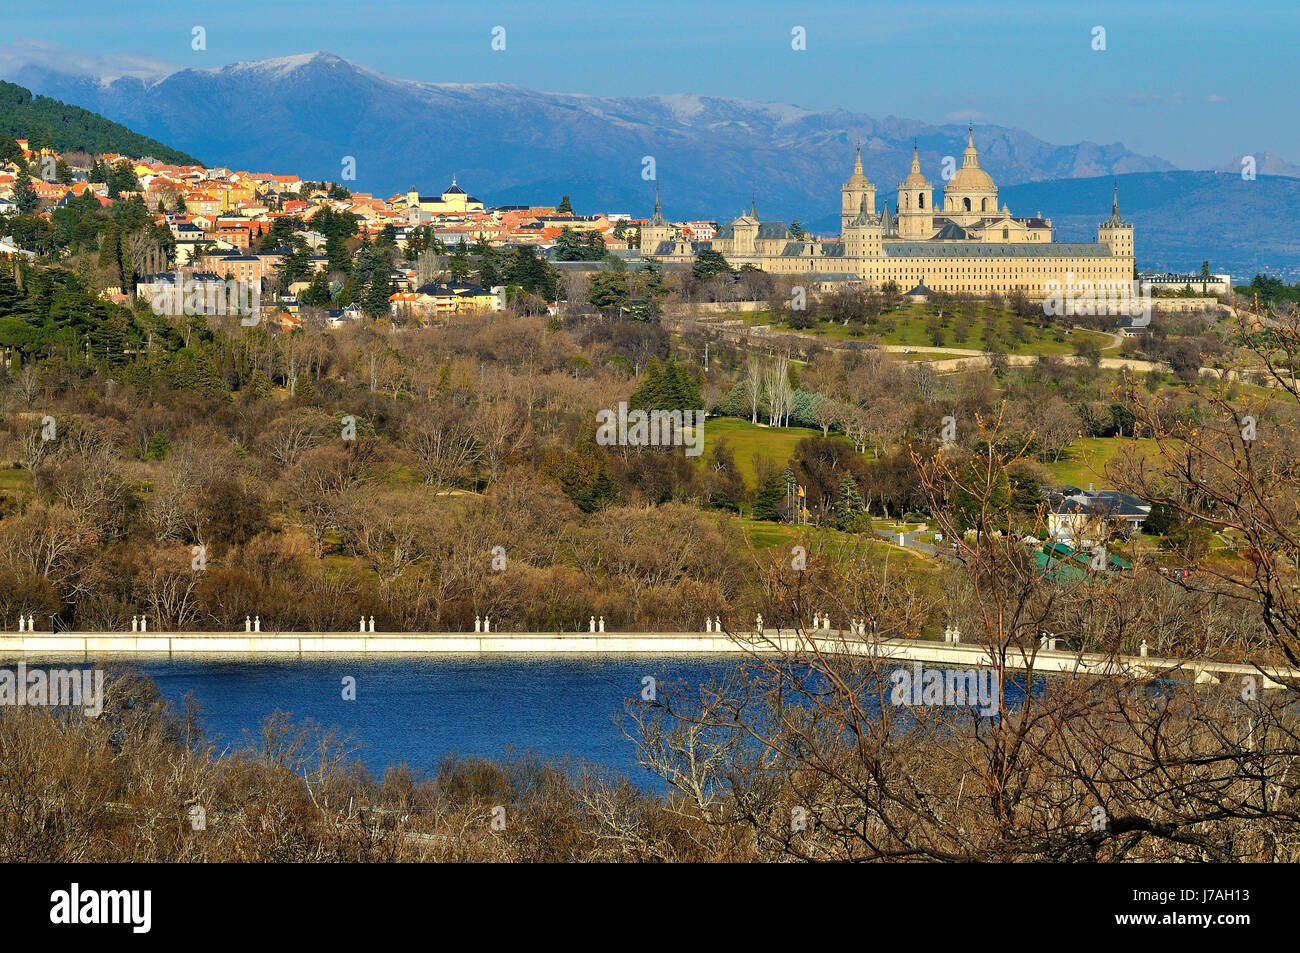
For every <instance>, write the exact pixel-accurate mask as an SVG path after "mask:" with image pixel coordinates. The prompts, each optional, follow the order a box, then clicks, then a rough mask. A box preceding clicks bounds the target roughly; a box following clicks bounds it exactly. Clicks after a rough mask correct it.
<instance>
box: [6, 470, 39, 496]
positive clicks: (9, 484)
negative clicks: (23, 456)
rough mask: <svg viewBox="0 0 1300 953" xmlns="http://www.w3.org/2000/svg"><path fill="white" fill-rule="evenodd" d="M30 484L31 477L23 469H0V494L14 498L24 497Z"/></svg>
mask: <svg viewBox="0 0 1300 953" xmlns="http://www.w3.org/2000/svg"><path fill="white" fill-rule="evenodd" d="M31 484H32V475H31V474H30V473H29V472H28V471H26V470H23V469H17V468H13V467H5V468H4V469H0V494H3V495H5V496H10V497H14V498H18V497H21V496H23V495H25V494H26V493H27V491H28V489H29V488H30V487H31Z"/></svg>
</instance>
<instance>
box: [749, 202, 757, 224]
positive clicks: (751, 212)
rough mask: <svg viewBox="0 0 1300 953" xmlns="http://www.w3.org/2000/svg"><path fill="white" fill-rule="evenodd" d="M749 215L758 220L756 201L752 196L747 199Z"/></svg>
mask: <svg viewBox="0 0 1300 953" xmlns="http://www.w3.org/2000/svg"><path fill="white" fill-rule="evenodd" d="M749 217H750V218H752V219H754V220H755V221H757V220H758V202H757V201H756V200H755V199H752V198H751V199H750V200H749Z"/></svg>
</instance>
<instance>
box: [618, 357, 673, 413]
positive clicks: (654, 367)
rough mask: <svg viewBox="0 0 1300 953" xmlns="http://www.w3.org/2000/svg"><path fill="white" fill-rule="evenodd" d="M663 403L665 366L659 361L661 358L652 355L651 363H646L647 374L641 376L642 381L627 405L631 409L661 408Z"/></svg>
mask: <svg viewBox="0 0 1300 953" xmlns="http://www.w3.org/2000/svg"><path fill="white" fill-rule="evenodd" d="M663 404H664V381H663V367H662V366H661V365H660V363H659V358H657V357H652V358H650V363H649V364H647V365H646V368H645V376H644V377H642V378H641V383H640V384H638V385H637V387H636V390H634V391H632V396H631V397H629V398H628V401H627V406H628V409H629V410H659V409H661V408H662V407H663Z"/></svg>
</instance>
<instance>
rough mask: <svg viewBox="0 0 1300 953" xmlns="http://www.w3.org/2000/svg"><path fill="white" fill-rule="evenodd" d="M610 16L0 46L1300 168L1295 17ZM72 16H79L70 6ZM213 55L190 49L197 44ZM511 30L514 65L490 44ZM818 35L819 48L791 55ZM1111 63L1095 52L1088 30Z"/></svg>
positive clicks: (365, 17) (382, 16)
mask: <svg viewBox="0 0 1300 953" xmlns="http://www.w3.org/2000/svg"><path fill="white" fill-rule="evenodd" d="M882 6H883V5H881V4H876V3H870V2H839V0H837V2H831V3H827V2H821V3H800V2H791V0H784V2H770V0H751V2H747V3H743V4H742V3H735V2H731V0H693V2H679V0H663V2H658V3H639V2H631V0H608V2H603V3H585V4H584V3H576V2H571V0H547V2H544V3H520V2H491V0H487V2H474V3H465V2H458V3H454V4H443V3H411V2H398V0H386V2H378V3H368V4H365V5H360V4H354V3H351V2H343V0H310V2H302V0H294V2H283V0H280V2H276V0H262V2H257V3H250V2H246V0H224V2H222V3H195V2H183V0H142V2H132V3H123V2H122V0H111V2H106V0H78V3H77V4H75V9H76V11H77V15H78V17H80V18H84V20H85V21H87V22H90V23H93V24H94V26H93V28H90V27H87V28H76V27H73V28H72V29H69V25H68V19H67V18H65V17H63V16H58V15H53V14H52V11H51V9H50V8H48V7H46V6H43V5H31V4H26V5H22V6H19V5H16V4H10V5H8V6H7V9H6V10H5V11H4V12H3V13H0V36H9V37H14V36H19V37H37V38H41V39H45V40H50V41H53V42H57V43H60V44H63V45H65V46H69V47H73V48H76V49H79V50H84V51H87V52H93V53H97V54H121V53H128V52H129V53H147V54H150V55H152V56H156V57H158V58H160V59H163V60H167V61H169V62H173V63H177V64H179V65H183V66H206V67H212V66H221V65H224V64H226V63H232V62H236V61H239V60H251V59H264V58H267V57H273V56H285V55H289V54H293V53H303V52H309V51H313V50H327V51H329V52H332V53H336V54H338V55H340V56H343V57H345V58H347V59H350V60H354V61H357V62H359V63H362V64H364V65H367V66H370V67H372V68H374V69H377V70H379V71H381V72H384V73H387V74H389V75H392V76H396V77H400V78H405V79H417V80H424V81H431V82H463V83H481V82H506V83H518V84H520V85H524V86H529V87H532V88H536V89H544V90H554V91H561V92H577V93H592V94H598V95H611V96H613V95H645V94H650V93H698V94H704V95H717V96H737V97H744V98H751V99H762V100H770V101H776V102H790V103H795V104H797V105H800V106H804V107H807V108H815V109H826V108H844V109H849V110H853V111H855V112H863V113H866V114H868V115H871V116H875V117H885V116H889V115H895V116H905V117H908V118H915V119H922V120H927V121H932V122H941V121H946V120H964V119H966V118H967V117H971V118H974V119H975V120H976V121H977V122H979V121H989V122H994V123H997V124H1000V125H1009V126H1018V127H1021V128H1023V129H1026V130H1028V131H1029V132H1031V133H1033V134H1035V135H1037V136H1039V137H1041V138H1043V139H1046V140H1048V141H1052V142H1060V143H1073V142H1077V141H1079V140H1082V139H1090V140H1093V141H1096V142H1102V143H1110V142H1115V141H1121V142H1123V143H1124V144H1125V145H1127V146H1128V147H1129V148H1131V149H1134V150H1136V151H1139V152H1144V153H1152V154H1156V155H1161V156H1163V157H1165V158H1166V159H1169V160H1170V161H1172V162H1174V163H1176V164H1178V165H1181V166H1184V167H1188V168H1206V167H1209V166H1212V165H1216V164H1218V163H1220V162H1223V161H1226V160H1228V159H1229V158H1231V157H1232V156H1234V155H1239V154H1241V153H1246V152H1249V153H1254V154H1261V153H1263V152H1273V153H1275V154H1277V155H1279V156H1281V157H1283V158H1285V159H1287V160H1290V161H1292V162H1300V124H1298V123H1296V122H1295V116H1296V114H1297V111H1298V110H1297V103H1296V93H1295V88H1296V80H1295V76H1294V73H1295V68H1294V66H1293V64H1292V63H1291V62H1290V59H1291V57H1290V53H1291V51H1293V50H1295V49H1297V48H1300V43H1298V42H1297V40H1300V5H1298V4H1296V3H1295V2H1294V0H1292V2H1261V3H1254V4H1250V5H1249V6H1246V5H1240V6H1236V5H1232V4H1224V3H1205V2H1180V3H1141V2H1130V3H1084V4H1079V3H1065V4H1053V5H1050V6H1047V7H1043V6H1041V5H1040V4H1038V3H1021V2H998V0H992V2H990V3H989V4H988V5H984V6H977V5H974V4H969V5H968V4H955V3H913V4H911V5H909V6H908V7H907V8H906V9H899V10H896V11H890V10H888V9H882ZM69 9H72V7H69ZM196 25H198V26H202V27H204V29H205V30H206V32H207V50H206V51H203V52H195V51H193V50H191V49H190V37H191V30H192V28H193V27H194V26H196ZM495 26H503V27H505V31H506V32H505V37H506V49H505V50H504V51H502V52H497V51H493V50H492V48H491V40H492V29H493V27H495ZM796 26H801V27H803V28H804V29H805V31H806V37H807V49H805V50H801V51H796V50H793V49H792V48H791V31H792V29H793V28H794V27H796ZM1098 26H1100V27H1103V28H1104V29H1105V31H1106V33H1105V40H1106V49H1105V50H1104V51H1095V50H1093V49H1092V44H1093V29H1094V27H1098Z"/></svg>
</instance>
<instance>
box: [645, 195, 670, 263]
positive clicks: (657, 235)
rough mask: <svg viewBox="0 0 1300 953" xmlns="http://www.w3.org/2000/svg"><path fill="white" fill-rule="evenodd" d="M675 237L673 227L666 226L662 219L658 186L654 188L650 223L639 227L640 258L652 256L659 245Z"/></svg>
mask: <svg viewBox="0 0 1300 953" xmlns="http://www.w3.org/2000/svg"><path fill="white" fill-rule="evenodd" d="M674 237H675V232H674V230H673V227H672V226H671V225H669V224H668V222H667V220H666V219H665V218H664V212H663V209H662V208H661V207H660V205H659V186H658V185H656V186H655V211H654V215H652V216H650V221H649V222H648V223H646V224H645V225H642V226H641V254H642V256H651V255H654V254H655V253H656V252H657V251H658V249H659V246H660V244H662V243H663V242H670V241H672V240H673V238H674Z"/></svg>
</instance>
